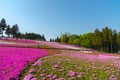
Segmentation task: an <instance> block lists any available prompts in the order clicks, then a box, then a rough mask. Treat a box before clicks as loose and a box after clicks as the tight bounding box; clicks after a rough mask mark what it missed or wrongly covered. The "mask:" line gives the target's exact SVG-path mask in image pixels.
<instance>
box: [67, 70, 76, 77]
mask: <svg viewBox="0 0 120 80" xmlns="http://www.w3.org/2000/svg"><path fill="white" fill-rule="evenodd" d="M68 74H69V76H71V77H74V76H75V75H76V72H74V71H68Z"/></svg>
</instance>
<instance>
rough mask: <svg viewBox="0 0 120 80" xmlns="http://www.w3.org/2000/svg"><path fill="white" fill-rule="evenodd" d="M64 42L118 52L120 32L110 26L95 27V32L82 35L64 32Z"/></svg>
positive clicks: (62, 39)
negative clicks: (99, 28)
mask: <svg viewBox="0 0 120 80" xmlns="http://www.w3.org/2000/svg"><path fill="white" fill-rule="evenodd" d="M61 42H62V43H69V44H75V45H79V46H83V47H88V48H92V49H96V50H99V51H103V52H110V53H116V52H118V51H119V50H120V32H119V33H118V32H117V31H116V30H112V29H110V28H108V27H105V28H103V29H102V31H99V30H98V29H95V31H94V32H93V33H86V34H82V35H80V36H79V35H76V34H68V33H65V34H62V36H61Z"/></svg>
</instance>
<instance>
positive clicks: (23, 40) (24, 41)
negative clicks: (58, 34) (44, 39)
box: [2, 38, 36, 44]
mask: <svg viewBox="0 0 120 80" xmlns="http://www.w3.org/2000/svg"><path fill="white" fill-rule="evenodd" d="M2 40H4V41H13V42H17V43H28V44H34V43H36V41H35V40H29V39H16V38H2Z"/></svg>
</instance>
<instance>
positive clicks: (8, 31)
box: [5, 25, 11, 37]
mask: <svg viewBox="0 0 120 80" xmlns="http://www.w3.org/2000/svg"><path fill="white" fill-rule="evenodd" d="M5 33H6V35H8V37H10V34H11V28H10V25H8V26H7V28H6V32H5Z"/></svg>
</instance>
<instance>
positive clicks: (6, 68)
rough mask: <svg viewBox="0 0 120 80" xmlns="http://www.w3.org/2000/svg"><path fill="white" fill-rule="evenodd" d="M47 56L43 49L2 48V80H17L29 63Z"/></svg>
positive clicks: (0, 74)
mask: <svg viewBox="0 0 120 80" xmlns="http://www.w3.org/2000/svg"><path fill="white" fill-rule="evenodd" d="M47 55H49V54H48V51H47V50H43V49H42V50H41V49H32V48H15V47H0V80H10V78H11V79H16V80H17V79H18V78H19V75H20V73H21V71H22V70H23V69H24V68H25V67H27V64H28V63H31V62H34V61H35V60H36V59H38V58H40V57H43V56H47Z"/></svg>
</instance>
